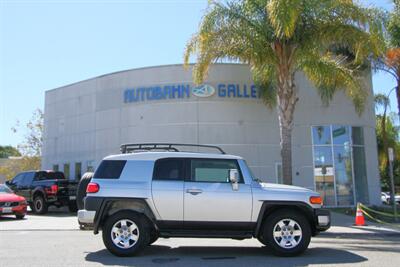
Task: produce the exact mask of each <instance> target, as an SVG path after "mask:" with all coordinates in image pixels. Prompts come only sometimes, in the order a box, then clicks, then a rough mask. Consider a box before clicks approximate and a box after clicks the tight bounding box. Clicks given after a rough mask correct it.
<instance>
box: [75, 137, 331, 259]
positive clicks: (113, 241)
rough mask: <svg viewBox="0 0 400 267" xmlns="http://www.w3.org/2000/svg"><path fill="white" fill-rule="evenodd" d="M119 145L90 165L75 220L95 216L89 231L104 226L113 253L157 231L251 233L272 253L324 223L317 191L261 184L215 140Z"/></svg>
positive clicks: (305, 238)
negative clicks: (211, 142)
mask: <svg viewBox="0 0 400 267" xmlns="http://www.w3.org/2000/svg"><path fill="white" fill-rule="evenodd" d="M181 147H195V148H196V150H197V151H200V150H202V149H216V150H217V151H218V152H219V154H215V153H204V152H201V153H200V152H183V151H182V149H181ZM121 150H122V154H120V155H113V156H109V157H106V158H105V159H104V160H103V161H102V162H101V164H100V165H99V167H98V168H97V169H96V172H95V174H94V176H93V179H92V181H91V182H90V183H89V184H88V186H87V196H86V198H85V204H84V208H85V209H83V210H79V211H78V220H79V222H80V223H87V224H92V223H93V225H94V233H95V234H97V233H98V232H99V230H102V234H103V242H104V245H105V246H106V247H107V249H108V250H109V251H110V252H111V253H113V254H115V255H117V256H130V255H134V254H136V253H137V252H139V251H140V250H141V249H143V248H144V247H145V246H147V245H149V244H151V243H153V242H155V241H156V240H157V238H158V237H166V238H167V237H206V238H212V237H216V238H233V239H245V238H252V237H255V238H257V239H258V240H259V241H260V242H261V243H263V244H265V245H267V246H268V247H270V248H271V249H272V252H274V253H275V254H277V255H281V256H294V255H298V254H300V253H302V252H303V251H305V250H306V249H307V247H308V245H309V242H310V239H311V236H315V235H316V234H318V233H319V232H320V231H325V230H327V229H328V228H329V227H330V214H329V212H328V211H327V210H323V209H321V205H322V200H321V197H320V195H319V194H318V193H316V192H314V191H312V190H308V189H305V188H301V187H295V186H287V185H278V184H269V183H263V182H261V181H259V180H257V179H256V178H255V177H254V175H253V174H252V173H251V171H250V169H249V167H248V166H247V164H246V162H245V161H244V160H243V159H242V158H241V157H238V156H232V155H227V154H225V153H224V151H223V150H222V149H221V148H219V147H215V146H208V145H187V144H186V145H182V144H127V145H122V146H121ZM186 151H187V150H186Z"/></svg>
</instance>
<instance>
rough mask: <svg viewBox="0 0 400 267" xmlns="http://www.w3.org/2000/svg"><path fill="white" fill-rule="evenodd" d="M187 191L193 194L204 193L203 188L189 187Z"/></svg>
mask: <svg viewBox="0 0 400 267" xmlns="http://www.w3.org/2000/svg"><path fill="white" fill-rule="evenodd" d="M186 193H189V194H192V195H198V194H201V193H203V190H201V189H187V190H186Z"/></svg>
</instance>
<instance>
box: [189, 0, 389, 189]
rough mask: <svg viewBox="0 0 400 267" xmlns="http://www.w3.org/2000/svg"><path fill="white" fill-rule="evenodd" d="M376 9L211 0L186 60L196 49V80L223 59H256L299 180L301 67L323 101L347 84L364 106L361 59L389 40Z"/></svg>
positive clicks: (330, 1)
mask: <svg viewBox="0 0 400 267" xmlns="http://www.w3.org/2000/svg"><path fill="white" fill-rule="evenodd" d="M377 14H378V12H377V11H376V10H373V9H369V8H364V7H362V6H359V5H357V4H355V3H353V2H352V1H351V0H244V1H228V2H224V3H218V2H210V4H209V6H208V9H207V11H206V13H205V15H204V17H203V19H202V22H201V25H200V28H199V31H198V33H196V34H195V35H194V36H193V37H192V38H191V39H190V40H189V42H188V43H187V46H186V50H185V55H184V62H185V65H187V64H188V63H189V58H190V56H191V55H193V54H197V63H196V64H195V66H194V68H193V77H194V81H195V83H197V84H199V83H201V82H202V81H203V80H204V78H205V76H206V74H207V71H208V68H209V66H210V65H211V64H212V63H213V62H216V61H218V60H230V61H237V62H243V63H247V64H249V65H250V68H251V72H252V75H253V80H254V82H255V83H256V85H257V86H258V88H259V89H260V90H261V95H262V98H263V100H264V102H265V103H266V104H267V105H268V106H269V107H274V106H276V108H277V112H278V116H279V126H280V140H281V141H280V145H281V156H282V169H283V172H282V174H283V182H284V183H285V184H292V128H293V116H294V112H295V108H296V103H297V102H298V100H299V98H298V88H297V87H296V83H295V78H294V77H295V74H296V73H297V72H299V71H301V72H303V73H304V74H305V75H306V76H307V77H308V79H309V80H310V81H311V82H312V83H313V84H314V85H315V86H316V88H317V90H318V92H319V93H320V95H321V98H322V100H323V101H324V103H329V100H330V99H331V98H332V97H333V95H334V93H335V92H336V91H338V90H343V91H344V92H345V93H346V94H347V95H348V97H350V98H351V99H352V101H353V103H354V105H355V108H356V110H357V111H358V112H359V113H361V112H362V111H363V108H364V103H365V99H366V96H367V94H368V92H367V91H366V87H364V86H363V79H362V78H361V77H362V73H363V68H362V67H361V66H365V64H364V63H365V62H366V59H367V58H368V57H369V56H371V55H378V54H380V53H381V50H382V47H383V46H384V44H383V41H381V40H382V36H381V32H382V30H381V28H382V27H381V21H380V20H379V19H378V18H379V16H376V15H377ZM342 52H344V53H342Z"/></svg>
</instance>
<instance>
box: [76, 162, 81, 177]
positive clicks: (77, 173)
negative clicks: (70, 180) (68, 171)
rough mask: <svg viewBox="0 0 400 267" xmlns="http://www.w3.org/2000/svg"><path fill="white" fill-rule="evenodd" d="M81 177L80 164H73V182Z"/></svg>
mask: <svg viewBox="0 0 400 267" xmlns="http://www.w3.org/2000/svg"><path fill="white" fill-rule="evenodd" d="M81 176H82V163H81V162H76V163H75V180H80V179H81Z"/></svg>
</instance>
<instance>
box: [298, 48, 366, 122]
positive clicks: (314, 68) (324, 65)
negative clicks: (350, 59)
mask: <svg viewBox="0 0 400 267" xmlns="http://www.w3.org/2000/svg"><path fill="white" fill-rule="evenodd" d="M344 60H345V59H343V58H338V57H332V55H325V56H321V57H315V56H308V57H307V59H304V60H303V61H301V63H300V68H301V69H302V70H303V71H304V73H305V74H306V76H307V78H308V79H309V80H310V81H311V82H312V83H313V84H314V85H315V86H316V88H317V90H318V93H319V94H320V96H321V99H322V101H323V102H324V103H325V104H328V103H329V102H330V101H331V100H332V98H333V96H334V94H335V92H337V91H338V90H343V91H344V92H345V93H346V95H347V96H348V97H349V98H350V99H351V100H352V101H353V104H354V107H355V109H356V111H357V112H358V113H359V114H361V112H362V111H363V110H364V106H365V101H366V98H367V96H368V90H367V89H366V84H364V81H363V78H362V73H360V72H357V71H356V70H352V69H349V68H347V67H346V65H344V64H343V61H344Z"/></svg>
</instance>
